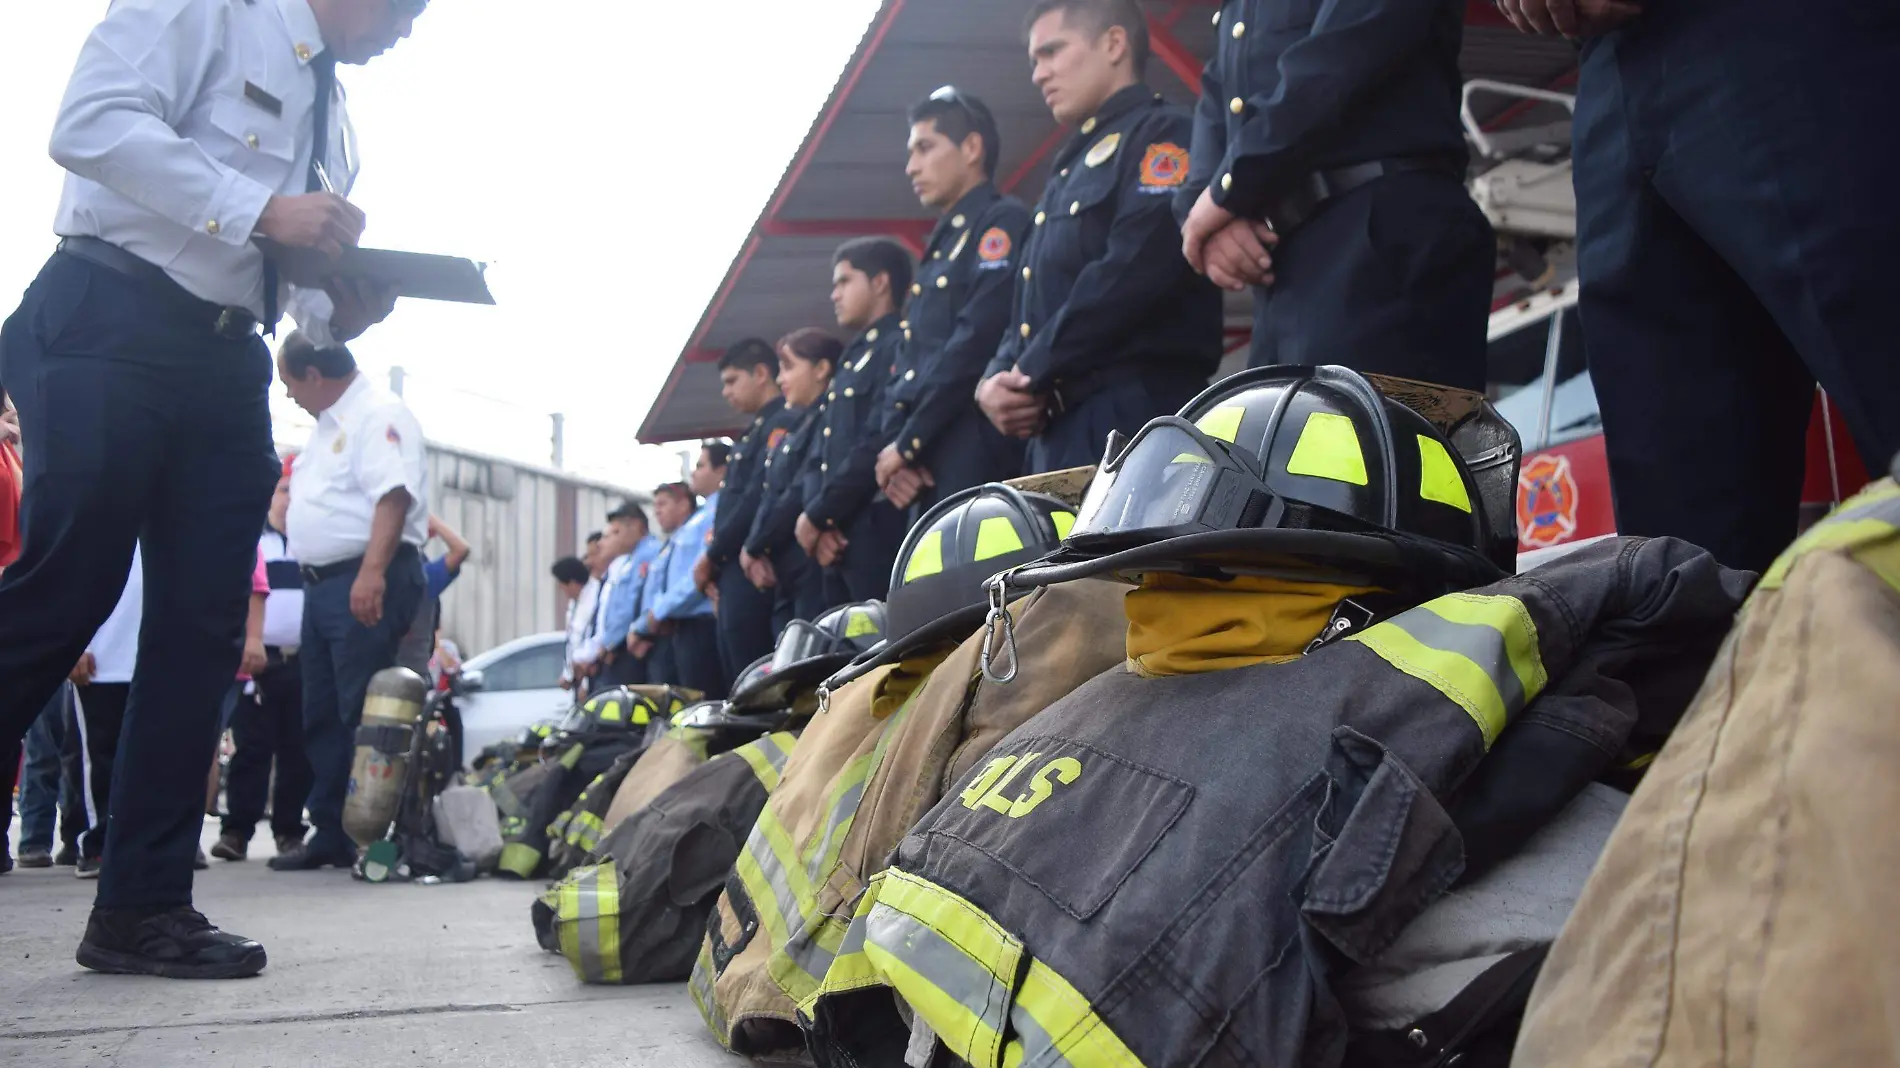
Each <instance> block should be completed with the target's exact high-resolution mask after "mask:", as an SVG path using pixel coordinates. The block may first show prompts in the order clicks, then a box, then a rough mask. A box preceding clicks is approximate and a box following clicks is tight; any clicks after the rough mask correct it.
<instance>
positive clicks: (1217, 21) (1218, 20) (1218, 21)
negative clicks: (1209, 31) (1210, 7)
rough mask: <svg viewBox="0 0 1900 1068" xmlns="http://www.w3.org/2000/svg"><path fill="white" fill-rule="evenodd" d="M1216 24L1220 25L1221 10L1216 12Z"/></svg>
mask: <svg viewBox="0 0 1900 1068" xmlns="http://www.w3.org/2000/svg"><path fill="white" fill-rule="evenodd" d="M1214 25H1216V26H1218V25H1220V12H1218V11H1216V12H1214Z"/></svg>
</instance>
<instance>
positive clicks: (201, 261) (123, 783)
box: [0, 0, 426, 978]
mask: <svg viewBox="0 0 1900 1068" xmlns="http://www.w3.org/2000/svg"><path fill="white" fill-rule="evenodd" d="M425 2H426V0H114V2H113V3H111V4H110V5H106V4H100V5H98V6H100V7H103V8H105V14H104V17H103V19H102V21H101V22H100V23H99V24H98V25H97V26H96V27H95V28H94V29H93V31H92V32H91V34H90V35H89V36H88V37H87V39H86V42H85V44H84V45H83V47H82V48H81V50H80V53H79V59H78V63H77V66H76V67H75V69H74V71H73V74H72V78H71V81H70V83H69V84H68V86H67V89H66V94H65V98H64V99H63V100H62V102H61V104H60V109H59V115H58V117H57V119H56V120H55V122H54V124H53V136H52V143H51V146H50V147H51V154H52V157H53V159H54V160H55V161H57V162H58V163H59V164H60V165H61V166H62V167H64V168H65V169H66V171H67V172H68V175H67V178H66V186H65V191H64V193H63V195H62V197H61V200H60V205H59V212H58V216H57V218H56V220H55V224H54V230H55V231H56V232H57V234H58V235H59V236H60V237H61V238H62V239H63V240H62V241H61V243H60V248H59V251H57V252H56V253H55V254H54V255H53V257H52V258H51V259H50V260H49V261H48V262H47V264H46V266H45V267H44V268H43V269H42V270H41V272H40V274H39V277H38V278H37V279H35V280H34V282H33V284H32V286H31V287H30V288H29V289H28V290H27V293H26V296H25V298H24V300H23V301H22V302H21V304H20V307H19V310H18V311H16V312H15V313H14V314H13V315H12V317H11V318H9V319H8V320H7V321H6V325H5V327H4V329H0V381H5V382H6V383H7V388H8V390H9V392H11V393H12V394H13V398H14V401H15V402H16V403H17V404H18V406H19V409H20V423H21V430H22V431H23V448H22V450H21V451H22V453H23V457H24V461H25V484H26V487H27V490H26V503H25V511H24V517H23V520H24V522H23V525H24V531H23V533H24V538H23V541H24V546H23V552H22V555H21V557H20V559H19V561H18V563H17V564H15V565H14V566H12V567H9V568H7V570H6V574H5V576H4V577H0V735H4V736H5V737H7V738H8V740H9V741H10V740H11V739H13V738H17V737H20V736H21V735H22V734H24V733H25V731H26V728H27V727H28V726H29V725H30V724H31V722H32V720H33V717H34V716H35V715H37V714H38V713H39V710H40V709H41V708H42V707H43V706H44V705H45V703H46V701H47V699H48V697H49V696H51V694H52V692H53V690H54V689H55V688H56V687H57V686H58V685H59V682H60V681H61V678H62V677H63V676H64V674H65V672H66V669H67V668H68V667H69V666H70V665H71V664H72V663H73V662H74V661H75V660H77V659H78V657H79V655H80V653H81V652H83V651H84V649H85V645H86V640H87V638H89V637H90V636H91V635H92V633H93V632H94V631H95V630H97V629H98V627H99V625H100V623H102V622H103V621H104V620H105V619H106V617H107V616H108V615H109V614H110V613H111V612H112V608H113V605H114V604H115V602H116V601H117V599H118V595H119V582H118V576H119V575H121V574H123V573H124V572H125V570H126V568H127V566H128V564H129V563H130V561H131V558H132V544H133V540H134V538H142V539H143V546H144V560H145V578H146V585H145V613H146V619H147V620H149V621H150V622H151V624H152V625H150V626H147V627H145V628H144V632H143V634H144V636H143V639H142V644H141V647H140V649H139V667H138V670H137V671H136V673H135V674H136V678H137V681H136V682H135V683H134V685H133V688H132V693H131V697H130V701H131V705H130V708H129V709H128V710H127V713H126V724H125V743H124V746H123V748H122V752H123V754H124V759H123V760H121V761H120V765H119V767H118V769H117V775H118V783H117V785H119V786H120V787H122V788H123V789H124V790H125V792H126V794H127V796H130V797H135V798H137V804H135V805H131V806H128V807H126V808H125V809H124V810H123V811H121V812H120V813H118V814H116V815H115V817H114V819H113V820H112V822H111V825H110V828H109V830H108V835H107V838H108V840H107V843H106V846H105V853H106V855H107V856H108V857H110V858H111V862H110V863H109V864H107V865H106V866H105V870H104V873H103V877H102V878H101V880H100V883H99V890H98V895H97V897H96V899H95V901H94V907H93V913H92V915H91V917H90V919H89V921H88V923H87V927H86V934H85V937H84V939H83V940H82V942H81V943H80V947H79V952H78V954H77V958H78V961H79V963H80V964H82V965H84V966H86V967H88V968H93V969H97V970H101V971H111V972H131V973H142V974H155V975H164V976H170V977H176V978H227V977H236V976H243V975H252V974H255V973H256V972H258V971H259V970H261V969H262V968H263V967H264V964H265V953H264V948H263V947H262V946H261V945H259V944H258V943H257V942H255V941H252V940H249V939H246V938H242V937H239V936H237V935H231V934H225V933H223V932H220V931H219V930H217V929H216V928H215V927H213V926H211V924H210V923H209V922H208V921H206V919H205V918H204V916H203V915H201V914H199V913H198V912H197V911H196V910H195V909H193V908H192V907H191V880H192V861H193V858H194V856H195V855H196V853H197V845H198V837H199V832H200V830H201V829H202V827H203V817H204V754H205V753H208V752H210V751H211V749H212V745H213V740H214V735H215V734H216V732H217V729H218V710H219V705H220V702H221V699H222V695H223V694H224V693H225V691H227V690H228V689H229V688H230V685H231V679H232V677H233V676H234V675H235V674H236V672H237V666H238V659H239V653H240V649H241V642H242V636H243V629H244V620H245V613H246V607H247V603H248V599H249V596H250V584H249V581H248V576H249V575H250V574H251V571H252V569H253V567H254V564H255V561H256V552H257V549H256V545H257V531H258V527H259V524H261V523H262V521H263V518H264V511H265V506H266V505H267V503H268V502H269V500H270V494H271V487H272V485H273V484H274V483H275V481H276V464H275V462H274V458H273V455H272V449H271V433H270V412H269V408H268V405H267V403H266V398H267V391H268V389H269V386H270V355H269V351H268V350H267V349H266V347H265V345H264V342H263V340H262V339H261V338H260V337H259V336H258V327H259V324H260V323H262V325H263V326H264V327H265V328H266V329H271V328H274V327H275V324H276V320H277V318H278V313H279V311H280V310H281V309H282V308H283V307H284V306H286V305H289V306H292V310H293V313H294V314H295V315H296V316H297V317H298V319H299V322H300V323H302V324H303V325H304V326H305V327H307V328H308V329H310V330H311V331H312V332H313V333H315V334H317V335H318V336H319V337H320V338H323V339H325V340H328V339H330V338H334V339H336V340H339V341H340V340H346V339H348V338H351V337H354V336H355V335H357V334H359V333H361V332H362V331H363V330H364V329H366V328H367V327H368V326H369V325H370V324H372V323H374V322H376V321H379V320H380V319H381V318H383V317H384V316H386V315H387V314H388V313H389V310H390V308H391V306H392V304H393V300H392V298H391V296H390V294H389V293H388V292H387V291H377V292H370V291H369V290H368V289H367V288H366V287H363V286H361V285H358V284H354V283H344V282H341V281H338V280H335V279H333V278H329V277H327V275H328V274H329V270H328V265H329V264H330V263H332V262H334V258H335V257H336V256H339V255H340V254H341V252H342V249H343V247H344V246H347V245H352V244H355V243H356V241H357V240H358V238H359V236H360V235H361V233H362V231H363V226H364V217H363V213H362V212H360V211H358V210H357V209H356V208H355V207H353V206H351V205H350V204H349V202H348V201H347V200H345V199H343V197H342V196H340V195H338V193H346V192H347V191H348V189H349V188H350V181H351V179H352V178H353V176H354V174H355V170H356V160H355V156H356V153H355V151H354V149H353V148H352V147H351V137H350V135H349V132H348V125H347V123H346V122H345V121H344V115H343V104H342V95H341V92H340V91H339V90H338V89H337V87H336V80H335V76H336V65H337V64H338V63H351V64H356V63H364V62H367V61H368V60H370V59H371V58H373V57H375V56H376V55H379V54H380V53H382V52H383V51H385V50H387V49H388V48H390V47H391V46H393V45H394V44H395V43H396V42H397V41H398V40H400V39H401V38H403V37H405V36H407V35H408V33H409V32H410V30H411V28H412V25H413V22H414V20H415V17H416V16H417V15H418V14H420V13H421V9H422V6H423V4H424V3H425ZM326 190H335V192H331V191H326ZM267 249H268V250H269V252H270V254H271V255H274V256H276V257H277V259H278V261H279V262H277V263H273V261H271V260H267V258H266V255H267V253H266V250H267ZM292 276H294V277H295V280H296V281H298V282H302V283H308V284H309V286H310V288H309V289H308V290H294V289H292V288H291V287H290V285H289V282H290V281H291V280H292Z"/></svg>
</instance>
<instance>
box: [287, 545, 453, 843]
mask: <svg viewBox="0 0 1900 1068" xmlns="http://www.w3.org/2000/svg"><path fill="white" fill-rule="evenodd" d="M355 579H356V576H355V575H354V574H345V575H338V576H336V577H334V578H329V579H325V580H324V581H322V582H319V583H316V584H314V585H311V586H306V587H305V588H304V596H303V647H302V648H300V649H299V650H298V651H297V654H298V659H300V660H301V661H302V662H303V663H302V669H303V725H304V754H305V755H306V756H307V757H308V758H309V760H310V800H309V802H308V804H307V807H308V808H309V810H310V825H311V826H312V827H314V828H316V833H315V834H314V835H312V836H311V838H310V842H311V845H312V847H313V848H316V849H321V850H340V849H350V848H354V844H353V843H352V842H351V841H350V838H349V835H347V834H345V833H344V832H343V799H344V797H345V796H346V795H347V794H348V793H349V786H350V761H351V759H352V757H353V756H354V755H355V750H356V727H357V724H359V723H361V722H362V720H363V695H364V694H365V693H366V692H367V691H368V690H369V680H370V677H371V676H373V675H375V674H376V673H377V672H378V671H381V670H383V669H384V668H388V667H394V666H395V664H396V647H397V646H398V644H400V643H401V641H402V636H403V633H404V632H405V631H407V630H408V629H409V624H410V622H411V621H412V620H414V618H415V614H416V606H417V605H418V604H420V603H421V601H422V588H423V587H422V563H421V560H420V558H419V557H418V555H417V553H416V550H415V548H414V547H413V546H408V545H405V546H403V547H402V549H400V550H398V551H397V553H396V558H395V559H394V560H393V561H391V562H390V565H389V571H388V572H387V578H386V579H385V583H384V590H383V617H382V619H381V620H379V621H378V622H377V624H376V625H375V626H373V627H365V626H364V625H363V624H361V623H359V622H357V620H356V617H355V616H352V615H351V614H350V586H351V584H352V583H353V582H354V581H355Z"/></svg>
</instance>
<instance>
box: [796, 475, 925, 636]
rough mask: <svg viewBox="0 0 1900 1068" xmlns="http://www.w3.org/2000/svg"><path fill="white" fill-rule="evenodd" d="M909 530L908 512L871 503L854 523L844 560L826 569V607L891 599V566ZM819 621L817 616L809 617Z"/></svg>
mask: <svg viewBox="0 0 1900 1068" xmlns="http://www.w3.org/2000/svg"><path fill="white" fill-rule="evenodd" d="M909 529H910V523H909V521H908V520H907V518H906V513H904V512H900V511H898V510H897V509H895V508H892V507H891V506H890V503H889V502H887V501H884V500H876V501H872V502H871V503H870V504H868V505H866V506H865V507H864V508H863V510H861V511H860V512H858V514H857V516H856V517H855V518H853V519H852V520H851V527H850V529H849V530H847V531H845V535H844V536H845V539H846V540H847V541H849V542H850V543H851V544H850V546H849V547H847V548H846V549H845V551H844V558H843V559H842V560H839V561H838V562H837V563H835V564H833V565H831V566H830V567H828V568H825V569H824V575H825V608H826V609H827V610H829V609H832V608H836V607H838V606H839V605H841V604H850V603H851V602H853V601H870V600H878V601H881V600H883V599H884V598H886V597H888V596H890V592H891V564H892V563H893V562H895V561H896V560H897V550H898V549H899V548H901V547H902V546H903V544H904V532H905V531H907V530H909ZM806 618H807V619H816V618H817V617H816V616H807V617H806Z"/></svg>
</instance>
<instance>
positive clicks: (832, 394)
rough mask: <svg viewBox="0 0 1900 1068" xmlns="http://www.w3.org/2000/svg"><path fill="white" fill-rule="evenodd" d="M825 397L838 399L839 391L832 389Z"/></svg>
mask: <svg viewBox="0 0 1900 1068" xmlns="http://www.w3.org/2000/svg"><path fill="white" fill-rule="evenodd" d="M825 399H826V400H837V399H838V391H837V390H835V389H834V390H832V391H831V392H830V393H827V394H825Z"/></svg>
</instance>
